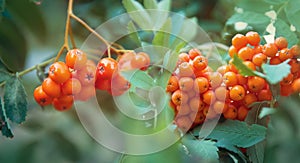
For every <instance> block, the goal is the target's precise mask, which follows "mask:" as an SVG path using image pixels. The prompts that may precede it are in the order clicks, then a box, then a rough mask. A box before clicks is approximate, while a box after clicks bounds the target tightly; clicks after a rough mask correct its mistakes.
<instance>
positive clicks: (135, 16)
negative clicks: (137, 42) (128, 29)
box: [122, 0, 152, 29]
mask: <svg viewBox="0 0 300 163" xmlns="http://www.w3.org/2000/svg"><path fill="white" fill-rule="evenodd" d="M122 3H123V6H124V8H125V9H126V11H127V13H128V14H129V16H130V17H131V19H132V20H133V21H134V22H135V23H136V24H137V25H138V26H139V27H141V28H142V29H151V27H152V22H151V19H150V17H149V15H148V13H147V12H146V10H145V9H144V7H143V6H142V5H141V4H140V3H139V2H137V1H135V0H123V1H122Z"/></svg>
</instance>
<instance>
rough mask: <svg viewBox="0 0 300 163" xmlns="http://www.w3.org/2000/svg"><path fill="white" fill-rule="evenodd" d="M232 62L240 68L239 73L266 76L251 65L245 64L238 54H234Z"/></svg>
mask: <svg viewBox="0 0 300 163" xmlns="http://www.w3.org/2000/svg"><path fill="white" fill-rule="evenodd" d="M232 63H233V64H234V66H235V67H236V68H237V69H238V70H239V73H240V74H241V75H243V76H261V77H264V75H263V74H261V73H260V72H257V71H253V70H251V69H250V68H249V67H247V66H246V65H244V63H243V61H242V60H241V59H240V58H239V57H238V56H237V55H234V57H233V61H232Z"/></svg>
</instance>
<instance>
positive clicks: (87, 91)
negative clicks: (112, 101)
mask: <svg viewBox="0 0 300 163" xmlns="http://www.w3.org/2000/svg"><path fill="white" fill-rule="evenodd" d="M95 95H96V91H95V87H94V85H86V86H82V87H81V91H80V92H79V93H78V94H75V95H74V98H75V99H76V100H80V101H87V100H89V99H90V98H91V97H93V96H95Z"/></svg>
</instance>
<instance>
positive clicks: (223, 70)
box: [167, 31, 300, 130]
mask: <svg viewBox="0 0 300 163" xmlns="http://www.w3.org/2000/svg"><path fill="white" fill-rule="evenodd" d="M229 55H230V56H231V57H232V58H233V56H234V55H237V56H238V57H239V58H240V59H241V60H243V63H244V64H245V65H246V66H247V67H249V68H250V69H252V70H257V71H261V66H262V64H264V63H270V64H271V65H276V64H280V63H282V62H284V61H286V60H287V59H290V61H289V64H290V66H291V70H290V71H291V73H290V74H289V75H288V76H287V77H285V78H284V79H283V80H282V81H281V82H280V86H281V92H280V94H281V95H282V96H289V95H290V94H291V93H293V92H300V78H299V77H300V73H299V70H300V64H299V61H298V60H297V57H298V56H300V47H299V46H298V45H294V46H292V47H291V48H290V49H288V42H287V40H286V39H285V38H284V37H278V38H276V39H275V42H274V43H267V44H265V45H261V44H260V35H259V34H258V33H257V32H253V31H250V32H248V33H247V34H246V35H242V34H236V35H235V36H234V37H233V38H232V46H231V47H230V48H229ZM167 92H170V93H171V101H170V103H171V104H170V105H171V106H172V108H174V110H175V115H176V118H175V123H176V124H177V125H178V126H179V127H180V128H182V129H184V130H188V129H190V128H191V127H193V126H195V125H198V124H201V123H203V122H204V120H205V119H206V118H207V119H212V118H214V117H216V116H217V115H222V116H223V117H224V118H225V119H238V120H241V121H243V120H244V119H245V118H246V116H247V114H248V111H249V110H250V109H251V105H252V104H253V103H254V102H260V101H271V100H272V98H273V95H272V92H271V90H270V86H269V84H268V83H267V81H266V80H265V79H263V78H261V77H258V76H249V77H245V76H242V75H241V74H239V71H238V69H237V68H236V67H235V66H234V65H233V64H232V60H231V61H229V64H228V65H224V66H221V67H219V68H218V69H217V71H216V72H214V71H212V69H211V68H210V67H209V66H208V63H207V58H205V57H204V56H202V54H201V52H200V51H199V50H197V49H191V50H190V51H189V52H188V53H181V54H180V55H179V61H178V65H177V67H176V70H175V73H174V74H173V75H172V76H171V78H170V80H169V82H168V86H167ZM191 124H192V125H191Z"/></svg>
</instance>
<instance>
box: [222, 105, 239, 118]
mask: <svg viewBox="0 0 300 163" xmlns="http://www.w3.org/2000/svg"><path fill="white" fill-rule="evenodd" d="M237 115H238V111H237V108H236V107H235V106H234V105H231V104H229V105H228V107H227V111H226V112H224V113H223V116H224V118H226V119H236V118H237Z"/></svg>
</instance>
